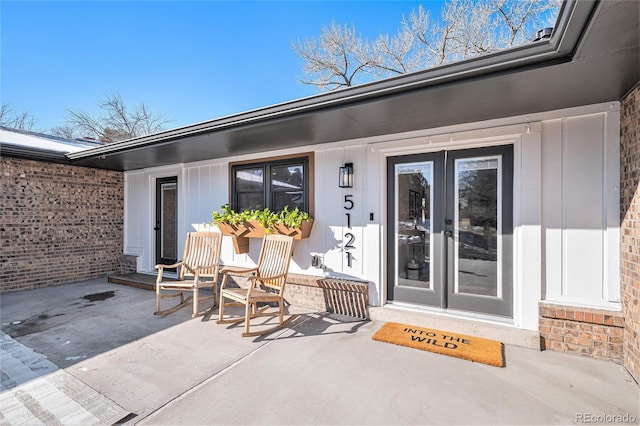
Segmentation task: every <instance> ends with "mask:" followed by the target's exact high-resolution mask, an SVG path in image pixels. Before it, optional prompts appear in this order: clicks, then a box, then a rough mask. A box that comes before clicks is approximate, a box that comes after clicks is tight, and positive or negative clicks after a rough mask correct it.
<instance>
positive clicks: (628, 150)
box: [620, 85, 640, 381]
mask: <svg viewBox="0 0 640 426" xmlns="http://www.w3.org/2000/svg"><path fill="white" fill-rule="evenodd" d="M639 184H640V85H638V86H636V88H635V89H634V90H633V91H632V92H631V93H630V94H629V95H628V96H626V97H625V99H623V100H622V105H621V111H620V192H621V200H620V201H621V206H620V215H621V220H620V293H621V301H622V312H623V314H624V318H625V330H624V365H625V366H626V367H627V369H628V370H629V371H630V372H631V374H632V375H633V376H634V377H635V378H636V380H638V381H640V185H639Z"/></svg>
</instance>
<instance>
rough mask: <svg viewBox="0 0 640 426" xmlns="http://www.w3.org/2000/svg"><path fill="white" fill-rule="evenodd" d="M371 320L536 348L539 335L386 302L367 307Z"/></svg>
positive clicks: (496, 324) (487, 322)
mask: <svg viewBox="0 0 640 426" xmlns="http://www.w3.org/2000/svg"><path fill="white" fill-rule="evenodd" d="M369 317H370V319H371V320H372V321H379V322H397V323H401V324H408V325H414V326H418V327H425V328H434V329H437V330H442V331H450V332H455V333H458V334H466V335H468V336H475V337H481V338H483V339H491V340H497V341H500V342H502V343H504V344H505V345H513V346H521V347H525V348H529V349H537V350H540V334H539V333H538V332H537V331H531V330H523V329H520V328H517V327H515V326H513V325H510V324H500V323H494V322H490V321H486V320H479V319H478V318H462V317H455V316H452V315H450V314H440V313H437V312H426V311H417V310H413V309H408V308H404V307H396V306H392V305H387V306H383V307H373V306H372V307H370V308H369Z"/></svg>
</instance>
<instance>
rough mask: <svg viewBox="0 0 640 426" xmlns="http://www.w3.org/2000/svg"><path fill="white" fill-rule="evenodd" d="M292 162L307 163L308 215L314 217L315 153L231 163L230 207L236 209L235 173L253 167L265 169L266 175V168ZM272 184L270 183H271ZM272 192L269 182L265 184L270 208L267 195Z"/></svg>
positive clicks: (305, 184) (305, 182) (266, 201)
mask: <svg viewBox="0 0 640 426" xmlns="http://www.w3.org/2000/svg"><path fill="white" fill-rule="evenodd" d="M291 160H301V161H304V162H306V166H307V169H308V170H306V173H305V178H306V179H305V180H304V191H305V193H306V194H307V213H309V214H310V215H311V216H312V217H313V212H314V207H315V203H314V200H315V193H314V187H315V179H314V175H315V168H314V165H315V164H314V153H313V152H302V153H298V154H289V155H282V156H276V157H266V158H256V159H252V160H243V161H235V162H230V163H229V205H230V206H231V208H233V209H235V196H234V195H235V185H236V182H235V176H234V172H235V170H236V169H238V168H245V167H246V168H250V167H251V166H255V167H256V168H258V167H265V174H266V166H267V165H268V166H272V165H279V164H278V163H285V164H286V163H287V162H288V161H291ZM269 183H270V182H269ZM270 193H271V191H270V189H269V188H267V182H265V192H264V197H265V205H266V206H269V204H270V203H271V200H268V199H267V194H270Z"/></svg>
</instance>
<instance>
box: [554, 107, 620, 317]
mask: <svg viewBox="0 0 640 426" xmlns="http://www.w3.org/2000/svg"><path fill="white" fill-rule="evenodd" d="M619 123H620V117H619V112H618V111H617V110H613V111H607V112H604V113H600V114H589V115H585V116H578V117H569V118H562V119H558V120H550V121H547V122H544V123H543V137H542V141H543V142H542V151H543V164H542V165H543V173H542V179H543V191H542V193H543V199H542V205H543V226H544V237H545V240H544V256H545V277H544V278H545V285H546V289H545V290H546V295H545V296H546V299H547V300H550V301H558V302H562V303H568V304H576V305H581V306H584V305H586V306H594V307H600V308H611V309H619V301H620V283H619V271H618V269H619V265H620V261H619V234H620V230H619V229H620V210H619V209H620V206H619V202H620V191H619V175H620V173H619V167H620V166H619V164H620V162H619V158H620V153H619V133H620V132H619V126H620V124H619Z"/></svg>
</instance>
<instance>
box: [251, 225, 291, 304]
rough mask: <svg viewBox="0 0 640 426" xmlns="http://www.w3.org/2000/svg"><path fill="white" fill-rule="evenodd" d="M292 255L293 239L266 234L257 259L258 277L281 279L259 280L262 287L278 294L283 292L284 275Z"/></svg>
mask: <svg viewBox="0 0 640 426" xmlns="http://www.w3.org/2000/svg"><path fill="white" fill-rule="evenodd" d="M292 254H293V237H290V236H287V235H275V234H267V235H265V237H264V240H263V242H262V249H261V250H260V257H259V258H258V271H257V276H259V277H273V276H276V275H282V274H284V276H282V277H281V278H276V279H272V280H260V281H262V283H263V285H264V286H266V287H269V288H272V289H274V290H277V291H278V292H280V293H281V292H282V291H283V290H284V285H285V282H286V279H287V277H286V273H287V272H288V271H289V263H290V262H291V255H292Z"/></svg>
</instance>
